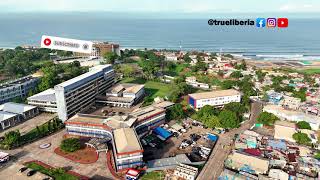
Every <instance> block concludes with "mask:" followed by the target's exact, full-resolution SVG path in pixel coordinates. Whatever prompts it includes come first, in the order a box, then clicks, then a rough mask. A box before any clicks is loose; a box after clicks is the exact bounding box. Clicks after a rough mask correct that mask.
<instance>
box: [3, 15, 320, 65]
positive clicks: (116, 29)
mask: <svg viewBox="0 0 320 180" xmlns="http://www.w3.org/2000/svg"><path fill="white" fill-rule="evenodd" d="M209 18H212V17H208V19H209ZM255 18H256V17H253V18H252V19H255ZM208 19H204V18H203V19H183V18H179V19H174V18H170V19H159V18H157V19H152V18H145V19H142V18H129V17H128V18H126V17H119V18H117V17H114V16H113V17H108V16H97V15H91V14H85V15H81V16H76V15H69V14H43V15H41V14H27V15H24V14H20V15H5V14H2V15H1V16H0V24H1V25H0V47H3V48H12V47H16V46H19V45H40V39H41V36H42V35H44V34H45V35H51V36H60V37H66V38H74V39H83V40H93V41H108V42H115V43H119V44H120V46H121V48H135V49H136V48H155V49H176V50H179V49H182V50H199V51H209V52H219V51H220V50H221V51H222V52H226V53H231V54H235V55H238V56H243V57H248V58H252V57H254V58H255V59H268V60H272V59H293V60H320V36H319V34H318V33H319V29H320V19H296V18H294V19H292V18H291V19H290V18H289V27H288V28H282V29H279V28H257V27H255V26H232V27H231V26H228V27H227V26H224V27H222V26H209V25H208Z"/></svg>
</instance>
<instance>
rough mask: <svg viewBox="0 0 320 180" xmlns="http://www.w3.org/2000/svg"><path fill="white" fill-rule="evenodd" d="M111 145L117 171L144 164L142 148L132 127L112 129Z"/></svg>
mask: <svg viewBox="0 0 320 180" xmlns="http://www.w3.org/2000/svg"><path fill="white" fill-rule="evenodd" d="M112 145H113V155H114V160H115V165H116V168H117V171H121V170H124V169H128V168H135V167H138V166H141V165H143V164H144V162H143V148H142V145H141V144H140V141H139V138H138V136H137V133H136V131H135V130H134V129H133V128H121V129H116V130H114V131H113V144H112Z"/></svg>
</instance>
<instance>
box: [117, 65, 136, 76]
mask: <svg viewBox="0 0 320 180" xmlns="http://www.w3.org/2000/svg"><path fill="white" fill-rule="evenodd" d="M120 72H121V73H122V74H123V76H124V77H132V76H133V73H134V68H133V67H132V66H131V65H128V64H123V65H121V66H120Z"/></svg>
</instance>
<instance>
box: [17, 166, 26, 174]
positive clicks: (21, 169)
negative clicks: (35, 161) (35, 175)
mask: <svg viewBox="0 0 320 180" xmlns="http://www.w3.org/2000/svg"><path fill="white" fill-rule="evenodd" d="M27 169H28V168H27V167H22V168H20V169H19V172H21V173H22V172H24V171H25V170H27Z"/></svg>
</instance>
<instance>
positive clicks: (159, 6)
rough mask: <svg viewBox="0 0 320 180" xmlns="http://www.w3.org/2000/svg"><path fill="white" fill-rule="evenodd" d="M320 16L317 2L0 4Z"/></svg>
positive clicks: (0, 4) (2, 3)
mask: <svg viewBox="0 0 320 180" xmlns="http://www.w3.org/2000/svg"><path fill="white" fill-rule="evenodd" d="M57 11H109V12H140V13H144V12H146V13H148V12H170V13H200V12H201V13H229V12H230V13H237V12H241V13H248V12H249V13H250V12H253V13H257V12H260V13H266V12H282V13H286V12H291V13H295V12H297V13H301V12H313V13H320V0H219V1H218V0H0V12H57Z"/></svg>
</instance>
